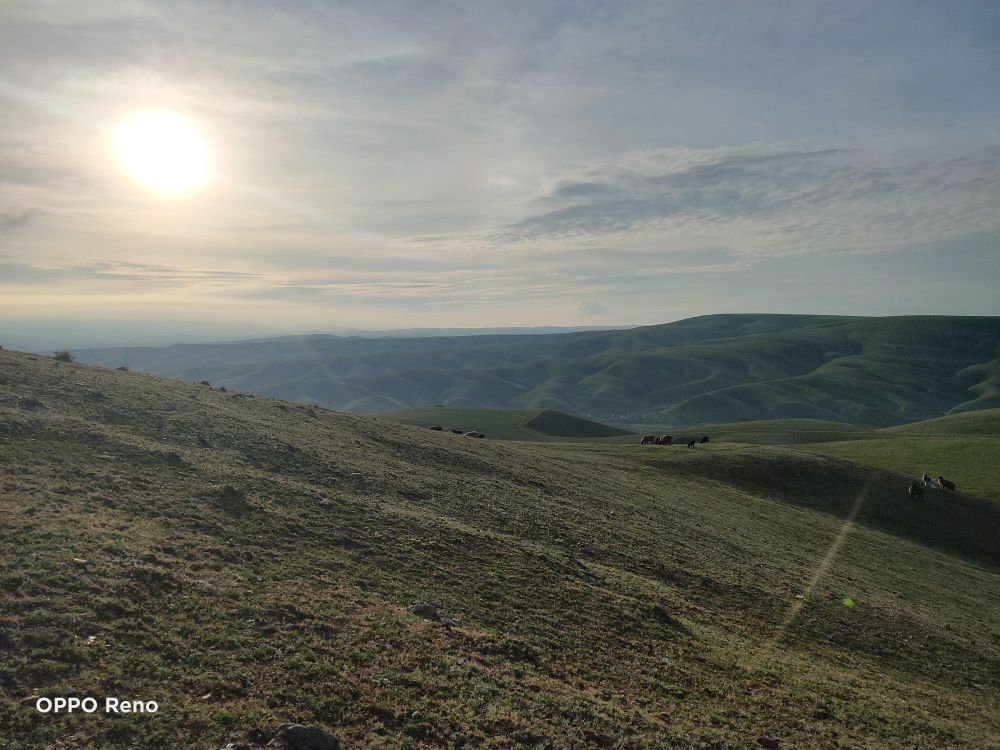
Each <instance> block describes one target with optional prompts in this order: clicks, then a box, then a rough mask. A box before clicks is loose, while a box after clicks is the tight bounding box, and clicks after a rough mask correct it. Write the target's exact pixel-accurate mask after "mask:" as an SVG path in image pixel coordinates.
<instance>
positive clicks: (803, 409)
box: [75, 314, 1000, 425]
mask: <svg viewBox="0 0 1000 750" xmlns="http://www.w3.org/2000/svg"><path fill="white" fill-rule="evenodd" d="M75 353H76V355H77V357H78V359H79V360H80V361H82V362H87V363H92V364H99V365H105V366H108V367H117V366H121V365H127V366H128V367H130V368H132V369H134V370H141V371H144V372H150V373H154V374H157V375H165V376H169V377H177V378H183V379H186V380H209V381H211V382H212V383H213V384H215V385H225V386H227V387H229V388H233V389H238V390H246V391H252V392H256V393H260V394H264V395H268V396H274V397H278V398H284V399H288V400H292V401H301V402H307V403H314V404H317V405H321V406H325V407H328V408H332V409H340V410H346V411H355V412H362V413H376V412H381V411H385V410H388V409H398V408H402V407H408V406H417V405H433V404H443V405H446V406H450V407H461V408H507V409H546V408H550V409H558V410H560V411H564V412H568V413H571V414H576V415H580V416H588V417H591V418H593V419H598V420H602V421H624V422H637V421H647V422H660V423H665V424H675V425H691V424H699V423H710V422H734V421H744V420H755V419H781V418H813V419H827V420H836V421H842V422H850V423H853V424H861V425H892V424H901V423H904V422H911V421H915V420H920V419H928V418H932V417H939V416H943V415H945V414H949V413H954V412H960V411H969V410H974V409H981V408H987V407H996V406H1000V318H998V317H943V316H908V317H887V318H864V317H841V316H820V315H756V314H745V315H709V316H703V317H698V318H691V319H688V320H683V321H679V322H676V323H669V324H665V325H657V326H644V327H639V328H632V329H628V330H602V331H581V332H569V333H553V334H538V333H533V334H510V335H498V334H486V335H474V336H430V337H419V338H407V337H385V338H362V337H342V336H330V335H315V336H313V335H310V336H286V337H278V338H269V339H260V340H252V341H238V342H232V343H211V344H209V343H202V344H179V345H175V346H169V347H163V348H149V347H146V348H134V347H126V348H117V349H90V350H81V351H77V352H75Z"/></svg>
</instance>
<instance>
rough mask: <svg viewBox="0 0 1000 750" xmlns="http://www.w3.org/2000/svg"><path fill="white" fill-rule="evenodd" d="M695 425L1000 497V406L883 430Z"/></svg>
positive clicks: (813, 424) (798, 424) (735, 438)
mask: <svg viewBox="0 0 1000 750" xmlns="http://www.w3.org/2000/svg"><path fill="white" fill-rule="evenodd" d="M661 429H664V428H661ZM699 430H701V431H703V432H706V433H709V434H711V436H712V439H713V440H716V441H728V442H737V443H752V444H756V445H786V446H801V447H802V448H803V449H805V450H810V451H814V452H819V453H825V454H827V455H831V456H838V457H840V458H846V459H850V460H852V461H857V462H859V463H862V464H865V465H868V466H875V467H879V468H883V469H890V470H892V471H897V472H900V473H902V474H907V475H910V476H913V477H919V476H921V475H923V474H924V473H925V472H927V473H929V474H931V475H932V476H935V477H936V476H938V475H939V474H941V475H944V476H945V477H948V478H949V479H952V480H954V481H956V482H958V484H959V485H960V486H961V487H962V488H963V489H964V490H965V491H966V492H969V493H971V494H974V495H980V496H983V497H991V498H994V499H997V500H1000V409H983V410H982V411H974V412H963V413H959V414H952V415H950V416H947V417H941V418H939V419H930V420H925V421H921V422H912V423H910V424H905V425H899V426H897V427H888V428H883V429H871V428H864V427H858V426H856V425H848V424H839V423H833V422H819V421H812V420H794V419H787V420H771V421H760V422H743V423H738V424H721V425H707V426H703V427H700V428H699Z"/></svg>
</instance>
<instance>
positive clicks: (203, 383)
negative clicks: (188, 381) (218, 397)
mask: <svg viewBox="0 0 1000 750" xmlns="http://www.w3.org/2000/svg"><path fill="white" fill-rule="evenodd" d="M198 385H207V386H211V385H212V384H211V383H209V382H208V381H207V380H199V381H198Z"/></svg>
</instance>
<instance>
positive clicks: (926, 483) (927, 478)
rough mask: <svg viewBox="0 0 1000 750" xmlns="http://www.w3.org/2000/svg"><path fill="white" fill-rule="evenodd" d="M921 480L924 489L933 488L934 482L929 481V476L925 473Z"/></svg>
mask: <svg viewBox="0 0 1000 750" xmlns="http://www.w3.org/2000/svg"><path fill="white" fill-rule="evenodd" d="M921 479H923V480H924V487H933V486H934V480H933V479H931V475H930V474H927V473H926V472H925V473H924V475H923V476H922V477H921Z"/></svg>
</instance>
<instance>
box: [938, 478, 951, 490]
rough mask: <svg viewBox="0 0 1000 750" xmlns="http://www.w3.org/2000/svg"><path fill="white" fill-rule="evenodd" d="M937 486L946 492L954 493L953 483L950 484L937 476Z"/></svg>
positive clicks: (947, 480) (949, 481)
mask: <svg viewBox="0 0 1000 750" xmlns="http://www.w3.org/2000/svg"><path fill="white" fill-rule="evenodd" d="M937 484H938V487H940V488H941V489H943V490H948V492H954V491H955V483H954V482H952V481H951V480H949V479H945V478H944V477H942V476H939V477H938V478H937Z"/></svg>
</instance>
